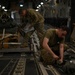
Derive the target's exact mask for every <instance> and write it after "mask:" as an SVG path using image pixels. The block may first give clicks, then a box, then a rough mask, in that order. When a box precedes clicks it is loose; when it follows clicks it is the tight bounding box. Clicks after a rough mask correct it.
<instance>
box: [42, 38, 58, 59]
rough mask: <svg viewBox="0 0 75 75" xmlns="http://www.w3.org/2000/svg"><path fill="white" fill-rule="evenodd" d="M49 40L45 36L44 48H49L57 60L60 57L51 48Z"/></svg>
mask: <svg viewBox="0 0 75 75" xmlns="http://www.w3.org/2000/svg"><path fill="white" fill-rule="evenodd" d="M48 42H49V39H48V38H46V37H45V38H44V40H43V48H44V49H45V50H47V51H48V52H49V53H50V54H51V55H52V56H53V58H54V59H55V60H57V59H58V58H59V57H58V56H57V55H56V54H55V53H54V52H53V51H52V50H51V48H50V47H49V45H48Z"/></svg>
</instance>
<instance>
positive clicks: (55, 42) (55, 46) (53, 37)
mask: <svg viewBox="0 0 75 75" xmlns="http://www.w3.org/2000/svg"><path fill="white" fill-rule="evenodd" d="M44 37H46V38H48V39H49V42H48V45H49V47H50V48H51V49H52V50H53V52H54V53H55V54H56V55H58V56H59V44H60V43H64V41H65V39H64V38H59V37H58V36H57V34H56V31H55V29H48V30H47V32H46V34H45V36H44ZM41 57H42V58H43V60H44V62H45V63H46V64H51V63H53V62H54V61H55V60H54V59H53V57H52V55H50V54H49V53H48V52H47V51H46V50H45V49H42V50H41Z"/></svg>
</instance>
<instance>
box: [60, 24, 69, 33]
mask: <svg viewBox="0 0 75 75" xmlns="http://www.w3.org/2000/svg"><path fill="white" fill-rule="evenodd" d="M59 28H60V29H62V30H64V31H67V32H69V27H67V26H64V25H63V26H60V27H59Z"/></svg>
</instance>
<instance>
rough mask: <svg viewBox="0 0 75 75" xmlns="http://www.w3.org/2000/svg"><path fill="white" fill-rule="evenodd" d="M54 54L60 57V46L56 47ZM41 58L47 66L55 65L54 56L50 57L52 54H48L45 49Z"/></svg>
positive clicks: (66, 47)
mask: <svg viewBox="0 0 75 75" xmlns="http://www.w3.org/2000/svg"><path fill="white" fill-rule="evenodd" d="M66 49H68V46H67V45H66V44H65V49H64V50H66ZM52 50H53V52H54V53H55V54H56V55H58V56H59V46H55V47H54V48H53V49H52ZM41 57H42V59H43V62H44V63H45V64H53V63H55V60H54V59H53V57H52V55H50V53H48V52H47V51H46V50H45V49H42V50H41Z"/></svg>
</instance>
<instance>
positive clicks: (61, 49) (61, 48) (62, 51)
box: [59, 44, 64, 63]
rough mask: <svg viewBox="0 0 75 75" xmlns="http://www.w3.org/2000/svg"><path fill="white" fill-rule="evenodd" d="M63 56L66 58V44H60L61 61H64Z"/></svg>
mask: <svg viewBox="0 0 75 75" xmlns="http://www.w3.org/2000/svg"><path fill="white" fill-rule="evenodd" d="M63 58H64V44H60V59H59V61H60V62H61V63H63Z"/></svg>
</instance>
